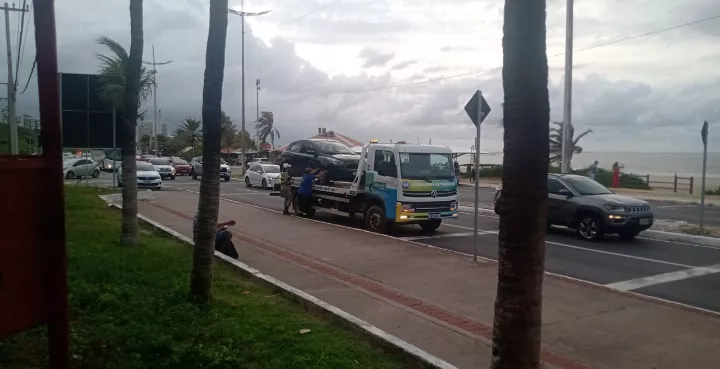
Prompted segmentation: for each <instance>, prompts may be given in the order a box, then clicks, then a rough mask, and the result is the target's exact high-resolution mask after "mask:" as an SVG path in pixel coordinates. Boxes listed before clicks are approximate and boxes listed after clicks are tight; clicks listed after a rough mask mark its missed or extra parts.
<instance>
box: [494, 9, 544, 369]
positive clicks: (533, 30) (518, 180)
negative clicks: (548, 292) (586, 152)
mask: <svg viewBox="0 0 720 369" xmlns="http://www.w3.org/2000/svg"><path fill="white" fill-rule="evenodd" d="M545 17H546V15H545V0H505V24H504V26H503V33H504V35H503V87H504V90H505V97H504V106H503V123H504V131H505V132H504V143H505V149H504V158H503V183H502V184H503V187H502V191H503V193H502V201H501V204H500V233H499V237H498V238H499V257H498V259H499V260H498V287H497V296H496V300H495V318H494V322H493V350H492V353H493V359H492V365H491V367H492V368H493V369H501V368H502V369H530V368H532V369H535V368H539V365H540V336H541V312H542V282H543V274H544V264H545V229H546V225H545V222H546V217H547V171H548V156H549V155H548V154H549V147H548V144H547V141H545V140H539V139H537V138H538V137H548V134H549V121H550V107H549V101H548V89H547V83H548V67H547V56H546V46H545V32H546V27H545Z"/></svg>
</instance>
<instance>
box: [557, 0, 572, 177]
mask: <svg viewBox="0 0 720 369" xmlns="http://www.w3.org/2000/svg"><path fill="white" fill-rule="evenodd" d="M573 7H574V5H573V0H567V9H566V14H565V92H564V95H565V96H564V104H563V105H564V106H563V125H562V143H561V148H560V149H561V150H562V153H561V154H560V160H561V162H560V172H561V173H567V172H569V171H570V166H569V165H568V164H569V163H568V161H569V160H568V158H570V153H569V150H570V145H569V142H568V140H569V139H570V137H569V136H570V125H571V124H572V122H571V119H572V118H571V116H572V69H573Z"/></svg>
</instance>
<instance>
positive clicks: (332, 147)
mask: <svg viewBox="0 0 720 369" xmlns="http://www.w3.org/2000/svg"><path fill="white" fill-rule="evenodd" d="M315 147H317V149H318V152H320V153H321V154H325V155H336V154H348V155H355V153H354V152H353V151H352V150H350V149H349V148H348V147H347V146H345V145H343V144H341V143H339V142H332V141H316V142H315Z"/></svg>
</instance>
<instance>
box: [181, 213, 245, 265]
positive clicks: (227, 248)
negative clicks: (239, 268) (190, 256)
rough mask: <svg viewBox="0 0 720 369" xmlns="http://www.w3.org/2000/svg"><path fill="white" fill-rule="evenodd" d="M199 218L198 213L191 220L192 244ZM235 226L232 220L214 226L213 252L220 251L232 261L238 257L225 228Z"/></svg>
mask: <svg viewBox="0 0 720 369" xmlns="http://www.w3.org/2000/svg"><path fill="white" fill-rule="evenodd" d="M199 216H200V213H195V217H194V218H193V242H195V239H196V238H197V232H198V230H197V224H198V217H199ZM235 224H237V223H236V222H235V221H234V220H228V221H227V222H222V223H218V224H217V225H216V226H215V229H216V231H215V251H220V252H221V253H223V254H225V255H227V256H229V257H231V258H233V259H237V258H239V257H240V255H238V252H237V249H235V244H234V243H233V242H232V233H231V232H230V231H229V230H228V229H227V227H233V226H235Z"/></svg>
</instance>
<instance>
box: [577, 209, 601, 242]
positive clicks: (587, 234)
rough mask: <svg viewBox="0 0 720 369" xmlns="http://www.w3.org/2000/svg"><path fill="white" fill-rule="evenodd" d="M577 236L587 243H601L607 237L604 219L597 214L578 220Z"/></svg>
mask: <svg viewBox="0 0 720 369" xmlns="http://www.w3.org/2000/svg"><path fill="white" fill-rule="evenodd" d="M576 231H577V234H578V236H580V237H581V238H582V239H584V240H587V241H599V240H602V239H603V237H605V230H604V225H603V222H602V219H600V217H599V216H597V215H595V214H583V215H581V216H580V217H579V219H578V224H577V229H576Z"/></svg>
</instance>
